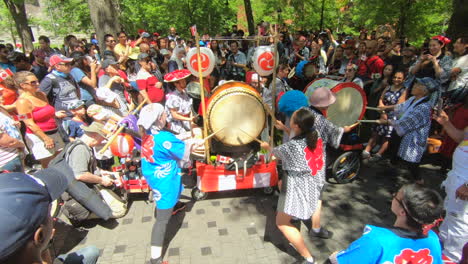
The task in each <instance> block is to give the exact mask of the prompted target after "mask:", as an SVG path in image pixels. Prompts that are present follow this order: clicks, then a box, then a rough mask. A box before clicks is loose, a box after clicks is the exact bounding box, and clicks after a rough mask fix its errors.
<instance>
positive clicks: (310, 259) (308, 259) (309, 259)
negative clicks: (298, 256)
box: [305, 257, 314, 263]
mask: <svg viewBox="0 0 468 264" xmlns="http://www.w3.org/2000/svg"><path fill="white" fill-rule="evenodd" d="M305 259H306V260H307V262H310V263H314V258H313V257H310V258H305Z"/></svg>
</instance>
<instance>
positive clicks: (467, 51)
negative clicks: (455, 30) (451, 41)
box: [457, 36, 468, 56]
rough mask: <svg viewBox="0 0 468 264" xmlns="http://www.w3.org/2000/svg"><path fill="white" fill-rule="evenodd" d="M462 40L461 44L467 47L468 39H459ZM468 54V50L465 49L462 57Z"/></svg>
mask: <svg viewBox="0 0 468 264" xmlns="http://www.w3.org/2000/svg"><path fill="white" fill-rule="evenodd" d="M459 39H460V42H461V43H462V44H464V45H467V44H468V37H466V36H464V37H459ZM457 40H458V39H457ZM466 54H468V49H467V48H465V51H464V52H463V54H462V56H464V55H466Z"/></svg>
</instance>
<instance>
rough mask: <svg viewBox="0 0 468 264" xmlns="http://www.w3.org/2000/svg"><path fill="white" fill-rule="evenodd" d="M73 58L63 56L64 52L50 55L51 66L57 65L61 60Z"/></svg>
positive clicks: (65, 60)
mask: <svg viewBox="0 0 468 264" xmlns="http://www.w3.org/2000/svg"><path fill="white" fill-rule="evenodd" d="M72 61H73V59H72V58H68V57H65V56H63V55H62V54H59V55H52V57H50V59H49V65H50V66H55V65H57V64H59V63H61V62H72Z"/></svg>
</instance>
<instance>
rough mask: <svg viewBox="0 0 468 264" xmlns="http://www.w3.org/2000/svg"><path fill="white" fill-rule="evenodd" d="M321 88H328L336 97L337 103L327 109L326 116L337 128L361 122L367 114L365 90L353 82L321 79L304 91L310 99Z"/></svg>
mask: <svg viewBox="0 0 468 264" xmlns="http://www.w3.org/2000/svg"><path fill="white" fill-rule="evenodd" d="M319 87H327V88H328V89H330V90H331V91H332V92H333V93H334V94H335V95H336V102H335V103H334V104H332V105H330V106H329V107H328V109H327V112H326V116H327V119H328V120H330V121H331V122H332V123H334V124H335V125H337V126H341V127H342V126H349V125H352V124H354V123H356V121H357V120H361V119H362V117H363V116H364V113H365V112H366V106H367V98H366V93H365V92H364V90H363V89H362V88H361V87H360V86H359V85H357V84H355V83H353V82H344V83H343V82H339V81H335V80H332V79H328V78H321V79H317V80H315V81H313V82H311V83H310V84H309V85H307V87H306V88H305V89H304V93H305V95H306V96H307V98H309V97H310V96H311V95H312V94H313V92H314V91H315V90H316V89H317V88H319Z"/></svg>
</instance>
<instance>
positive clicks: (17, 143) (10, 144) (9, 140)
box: [0, 133, 24, 148]
mask: <svg viewBox="0 0 468 264" xmlns="http://www.w3.org/2000/svg"><path fill="white" fill-rule="evenodd" d="M0 146H2V147H4V148H24V143H23V141H21V140H18V139H16V138H14V137H11V136H10V135H8V134H7V133H0Z"/></svg>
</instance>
